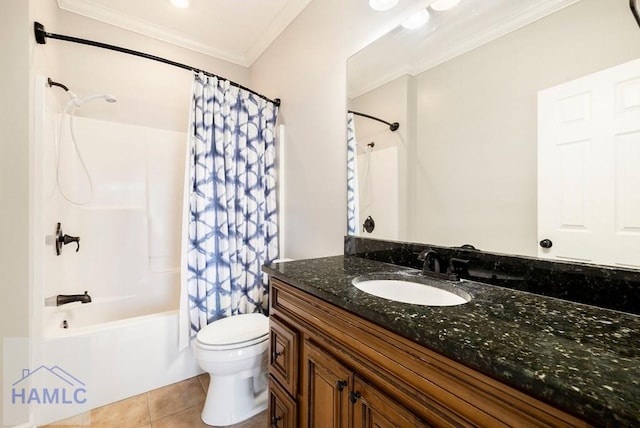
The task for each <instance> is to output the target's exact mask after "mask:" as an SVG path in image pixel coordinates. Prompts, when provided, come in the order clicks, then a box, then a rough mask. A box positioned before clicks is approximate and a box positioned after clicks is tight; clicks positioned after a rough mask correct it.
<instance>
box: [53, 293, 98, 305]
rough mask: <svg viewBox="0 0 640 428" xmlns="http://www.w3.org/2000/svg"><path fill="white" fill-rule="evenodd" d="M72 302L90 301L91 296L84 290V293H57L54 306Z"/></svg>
mask: <svg viewBox="0 0 640 428" xmlns="http://www.w3.org/2000/svg"><path fill="white" fill-rule="evenodd" d="M72 302H81V303H91V296H89V293H88V292H86V291H85V292H84V294H58V295H57V296H56V306H61V305H66V304H67V303H72Z"/></svg>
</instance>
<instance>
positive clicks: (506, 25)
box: [410, 0, 581, 76]
mask: <svg viewBox="0 0 640 428" xmlns="http://www.w3.org/2000/svg"><path fill="white" fill-rule="evenodd" d="M579 1H581V0H560V1H558V0H546V1H539V2H538V3H536V4H535V6H533V7H531V8H529V9H527V10H526V11H524V12H523V13H520V14H518V15H515V16H513V17H512V18H510V19H509V20H508V21H507V22H503V23H501V24H499V25H492V26H490V27H487V29H486V30H485V31H482V32H480V33H478V34H476V35H475V36H474V37H471V38H469V39H468V40H465V41H464V42H463V43H460V44H458V45H456V46H453V47H451V48H449V49H446V50H445V51H443V52H441V54H440V55H436V56H434V57H430V58H428V59H427V60H425V61H421V62H419V63H416V64H414V65H413V66H412V67H411V70H410V73H411V74H412V75H414V76H415V75H417V74H420V73H422V72H423V71H426V70H428V69H430V68H433V67H436V66H438V65H440V64H443V63H445V62H447V61H449V60H451V59H453V58H455V57H457V56H460V55H464V54H465V53H467V52H470V51H472V50H474V49H477V48H479V47H481V46H483V45H485V44H487V43H490V42H492V41H494V40H496V39H499V38H500V37H502V36H505V35H507V34H509V33H512V32H514V31H517V30H519V29H520V28H522V27H525V26H527V25H529V24H531V23H533V22H536V21H538V20H540V19H542V18H544V17H546V16H549V15H551V14H553V13H555V12H558V11H559V10H561V9H564V8H566V7H569V6H571V5H572V4H575V3H578V2H579Z"/></svg>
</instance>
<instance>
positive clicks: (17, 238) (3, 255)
mask: <svg viewBox="0 0 640 428" xmlns="http://www.w3.org/2000/svg"><path fill="white" fill-rule="evenodd" d="M0 16H2V17H3V18H2V25H0V40H2V42H1V43H0V61H1V62H0V68H1V69H2V78H1V79H0V93H1V94H2V102H0V136H1V137H0V207H1V208H0V236H2V237H3V245H1V246H0V293H2V296H3V298H2V299H0V336H1V337H0V338H1V339H4V338H6V337H27V336H28V334H29V284H30V270H29V216H28V212H29V211H28V207H29V41H28V39H27V37H28V26H27V24H28V21H29V4H28V2H25V1H24V0H2V1H1V2H0ZM7 17H11V19H7ZM8 101H10V102H8ZM9 296H10V298H9ZM0 349H2V352H3V353H4V352H7V351H8V349H4V347H3V345H2V344H1V343H0ZM25 354H28V351H26V352H25ZM2 355H4V354H0V357H1V356H2ZM23 357H25V359H28V355H24V354H23ZM0 381H1V382H0V385H2V392H0V398H2V401H1V402H2V403H3V402H4V400H5V399H7V398H8V397H5V396H4V395H3V393H4V391H5V388H4V382H5V381H6V379H4V377H3V373H2V371H1V370H0ZM0 416H2V417H1V418H0V425H3V426H4V425H5V424H4V423H3V420H4V416H5V414H4V412H3V411H2V409H0Z"/></svg>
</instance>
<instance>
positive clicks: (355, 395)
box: [349, 391, 362, 404]
mask: <svg viewBox="0 0 640 428" xmlns="http://www.w3.org/2000/svg"><path fill="white" fill-rule="evenodd" d="M360 397H362V394H360V391H356V392H353V391H351V392H350V393H349V401H351V402H352V403H354V404H355V402H356V401H358V399H359V398H360Z"/></svg>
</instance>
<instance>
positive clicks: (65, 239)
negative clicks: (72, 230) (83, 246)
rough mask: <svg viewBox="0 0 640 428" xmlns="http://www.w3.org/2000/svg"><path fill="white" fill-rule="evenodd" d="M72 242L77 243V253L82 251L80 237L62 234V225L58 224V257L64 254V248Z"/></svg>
mask: <svg viewBox="0 0 640 428" xmlns="http://www.w3.org/2000/svg"><path fill="white" fill-rule="evenodd" d="M72 242H75V243H76V253H77V252H78V251H80V237H79V236H71V235H67V234H66V233H65V234H63V233H62V225H61V224H60V223H58V225H57V226H56V244H55V245H56V255H58V256H59V255H60V254H62V246H63V245H67V244H70V243H72Z"/></svg>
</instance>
